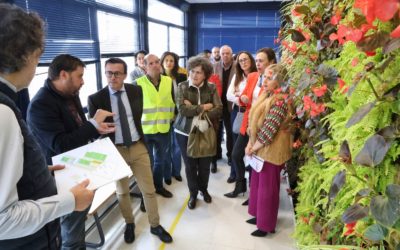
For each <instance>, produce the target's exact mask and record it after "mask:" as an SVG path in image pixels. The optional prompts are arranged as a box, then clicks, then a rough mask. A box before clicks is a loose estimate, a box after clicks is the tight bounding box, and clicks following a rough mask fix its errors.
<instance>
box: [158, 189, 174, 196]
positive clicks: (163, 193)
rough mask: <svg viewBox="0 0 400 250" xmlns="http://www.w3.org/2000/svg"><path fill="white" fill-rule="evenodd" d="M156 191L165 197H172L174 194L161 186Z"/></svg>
mask: <svg viewBox="0 0 400 250" xmlns="http://www.w3.org/2000/svg"><path fill="white" fill-rule="evenodd" d="M156 193H157V194H159V195H161V196H162V197H165V198H171V197H172V196H173V195H172V193H171V192H170V191H168V190H166V189H165V188H163V187H162V188H159V189H156Z"/></svg>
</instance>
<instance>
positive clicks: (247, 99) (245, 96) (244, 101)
mask: <svg viewBox="0 0 400 250" xmlns="http://www.w3.org/2000/svg"><path fill="white" fill-rule="evenodd" d="M240 100H241V101H242V102H243V103H244V104H248V103H249V97H248V96H247V95H242V96H241V97H240Z"/></svg>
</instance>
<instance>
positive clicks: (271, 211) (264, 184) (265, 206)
mask: <svg viewBox="0 0 400 250" xmlns="http://www.w3.org/2000/svg"><path fill="white" fill-rule="evenodd" d="M283 166H284V164H282V165H280V166H277V165H274V164H272V163H269V162H264V166H263V169H262V170H261V172H260V173H257V172H256V171H254V169H252V173H251V182H250V197H249V214H250V215H252V216H254V217H256V218H257V228H258V229H260V230H262V231H264V232H271V231H273V230H275V227H276V221H277V219H278V209H279V188H280V183H281V176H280V172H281V170H282V168H283Z"/></svg>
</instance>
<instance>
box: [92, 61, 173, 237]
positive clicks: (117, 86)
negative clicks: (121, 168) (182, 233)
mask: <svg viewBox="0 0 400 250" xmlns="http://www.w3.org/2000/svg"><path fill="white" fill-rule="evenodd" d="M105 74H106V77H107V81H108V86H107V87H105V88H103V89H102V90H100V91H98V92H97V93H95V94H93V95H91V96H89V100H88V108H89V114H90V116H93V115H94V114H95V112H96V110H97V109H104V110H108V111H110V112H111V111H112V112H113V113H114V114H115V115H114V118H111V117H110V118H108V121H110V122H113V123H115V133H111V134H109V135H108V136H109V137H110V139H111V140H112V141H113V142H114V143H115V145H116V147H117V149H118V151H119V152H120V154H121V155H122V157H123V158H124V159H125V161H126V162H127V163H128V165H129V166H130V167H131V169H132V172H133V175H134V176H135V178H136V181H137V183H138V186H139V188H140V190H141V191H142V193H143V197H144V203H145V206H146V210H147V214H148V219H149V223H150V226H151V228H150V232H151V233H152V234H155V235H157V236H158V237H159V238H160V240H161V241H163V242H166V243H169V242H172V237H171V235H170V234H169V233H168V232H167V231H166V230H165V229H164V228H163V227H162V226H161V225H160V217H159V215H158V205H157V199H156V194H155V191H156V190H155V187H154V183H153V174H152V171H151V164H150V157H149V153H148V151H147V147H146V144H145V142H144V134H143V129H142V125H141V117H142V113H143V93H142V88H141V87H139V86H135V85H131V84H124V80H125V79H126V76H127V65H126V63H125V62H124V61H123V60H121V59H119V58H110V59H108V60H107V61H106V63H105ZM116 184H117V198H118V202H119V207H120V209H121V213H122V216H123V217H124V219H125V223H126V228H125V233H124V239H125V242H126V243H132V242H133V241H134V240H135V224H134V218H133V213H132V212H133V211H132V207H131V201H130V196H129V178H128V177H126V178H124V179H121V180H119V181H118V182H117V183H116Z"/></svg>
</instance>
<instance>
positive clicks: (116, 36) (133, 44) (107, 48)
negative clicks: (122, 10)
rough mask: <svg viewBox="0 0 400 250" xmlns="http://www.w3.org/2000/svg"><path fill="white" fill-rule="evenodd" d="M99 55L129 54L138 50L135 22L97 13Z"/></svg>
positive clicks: (130, 19)
mask: <svg viewBox="0 0 400 250" xmlns="http://www.w3.org/2000/svg"><path fill="white" fill-rule="evenodd" d="M97 20H98V29H99V40H100V53H101V54H106V53H130V52H134V51H136V50H138V49H139V41H138V40H139V39H138V36H137V29H138V28H137V21H136V20H134V19H132V18H129V17H124V16H119V15H115V14H110V13H107V12H104V11H97Z"/></svg>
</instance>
